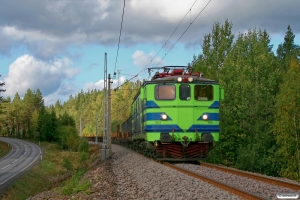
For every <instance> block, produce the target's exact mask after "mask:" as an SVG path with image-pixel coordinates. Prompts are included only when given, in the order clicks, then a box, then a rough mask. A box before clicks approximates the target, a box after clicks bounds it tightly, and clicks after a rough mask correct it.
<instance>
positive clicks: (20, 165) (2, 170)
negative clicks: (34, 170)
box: [0, 137, 42, 192]
mask: <svg viewBox="0 0 300 200" xmlns="http://www.w3.org/2000/svg"><path fill="white" fill-rule="evenodd" d="M0 140H1V141H3V142H6V143H8V144H9V145H10V152H9V153H8V154H7V155H6V156H4V157H3V158H1V159H0V192H2V191H3V190H5V189H6V188H8V187H9V186H10V185H11V184H12V183H13V182H14V181H15V180H16V179H18V178H19V177H21V176H22V175H23V174H24V173H25V172H26V171H28V170H29V169H31V167H33V166H34V165H35V164H37V163H38V162H39V161H40V160H41V155H42V150H41V148H40V147H39V146H38V145H36V144H34V143H31V142H27V141H24V140H18V139H13V138H6V137H0Z"/></svg>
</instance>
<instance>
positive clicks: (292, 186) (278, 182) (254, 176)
mask: <svg viewBox="0 0 300 200" xmlns="http://www.w3.org/2000/svg"><path fill="white" fill-rule="evenodd" d="M200 165H201V166H204V167H209V168H214V169H218V170H221V171H224V172H228V173H231V174H235V175H239V176H243V177H247V178H252V179H255V180H259V181H262V182H265V183H269V184H273V185H277V186H281V187H286V188H290V189H292V190H296V191H298V190H300V184H295V183H289V182H287V181H283V180H278V179H275V178H271V177H265V176H262V175H258V174H252V173H249V172H244V171H240V170H237V169H233V168H228V167H223V166H219V165H214V164H210V163H204V162H200Z"/></svg>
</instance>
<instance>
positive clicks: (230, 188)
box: [162, 162, 266, 200]
mask: <svg viewBox="0 0 300 200" xmlns="http://www.w3.org/2000/svg"><path fill="white" fill-rule="evenodd" d="M162 164H163V165H165V166H167V167H170V168H172V169H175V170H177V171H180V172H182V173H184V174H187V175H189V176H192V177H194V178H197V179H200V180H202V181H205V182H208V183H210V184H212V185H214V186H216V187H218V188H221V189H223V190H226V191H228V192H230V193H232V194H235V195H237V196H240V197H242V198H243V199H250V200H254V199H255V200H257V199H266V198H265V197H263V196H259V195H256V194H252V193H250V192H247V191H244V190H240V189H238V188H236V187H233V186H230V185H228V184H226V183H222V182H220V181H217V180H214V179H211V178H209V177H207V176H203V175H199V174H196V173H194V172H191V171H189V170H186V169H183V168H180V167H177V166H174V165H172V164H169V163H166V162H164V163H162Z"/></svg>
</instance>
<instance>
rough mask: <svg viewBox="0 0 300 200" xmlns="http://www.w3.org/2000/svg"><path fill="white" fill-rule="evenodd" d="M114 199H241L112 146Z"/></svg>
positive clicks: (143, 157)
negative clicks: (114, 178) (114, 176)
mask: <svg viewBox="0 0 300 200" xmlns="http://www.w3.org/2000/svg"><path fill="white" fill-rule="evenodd" d="M113 152H114V155H113V172H114V173H115V174H116V176H117V185H118V189H117V194H118V199H120V200H121V199H176V200H177V199H178V200H180V199H231V200H232V199H241V198H239V197H237V196H235V195H233V194H229V193H228V192H226V191H224V190H221V189H219V188H217V187H214V186H213V185H210V184H208V183H206V182H203V181H201V180H199V179H196V178H193V177H190V176H187V175H185V174H182V173H181V172H178V171H176V170H173V169H171V168H168V167H166V166H164V165H162V164H159V163H157V162H155V161H153V160H151V159H149V158H146V157H145V156H142V155H140V154H138V153H136V152H133V151H131V150H129V149H127V148H124V147H121V146H118V145H113Z"/></svg>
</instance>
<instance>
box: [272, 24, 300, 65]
mask: <svg viewBox="0 0 300 200" xmlns="http://www.w3.org/2000/svg"><path fill="white" fill-rule="evenodd" d="M294 39H295V34H294V33H293V31H292V29H291V27H290V26H288V27H287V32H286V34H285V37H284V42H283V44H282V43H281V44H279V45H278V48H277V58H279V62H280V64H281V68H282V69H283V70H284V71H287V70H288V69H289V67H290V65H291V62H292V61H293V60H297V57H299V56H300V46H299V45H296V44H295V42H294Z"/></svg>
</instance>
